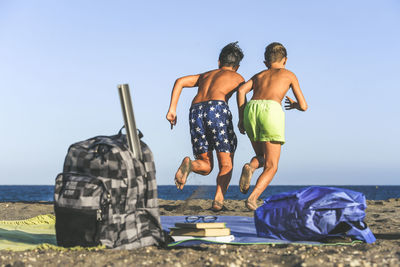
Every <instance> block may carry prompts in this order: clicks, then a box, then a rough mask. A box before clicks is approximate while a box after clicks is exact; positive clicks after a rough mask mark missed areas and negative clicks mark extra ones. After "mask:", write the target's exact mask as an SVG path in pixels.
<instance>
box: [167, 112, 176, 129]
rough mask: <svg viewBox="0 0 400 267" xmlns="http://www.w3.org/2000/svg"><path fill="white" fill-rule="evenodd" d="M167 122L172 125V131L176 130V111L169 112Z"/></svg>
mask: <svg viewBox="0 0 400 267" xmlns="http://www.w3.org/2000/svg"><path fill="white" fill-rule="evenodd" d="M166 117H167V120H168V121H169V123H171V130H172V128H174V125H176V121H177V117H176V112H174V111H168V113H167V116H166Z"/></svg>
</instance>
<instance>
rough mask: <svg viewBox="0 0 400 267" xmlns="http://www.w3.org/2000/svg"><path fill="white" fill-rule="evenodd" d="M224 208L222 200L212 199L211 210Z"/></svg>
mask: <svg viewBox="0 0 400 267" xmlns="http://www.w3.org/2000/svg"><path fill="white" fill-rule="evenodd" d="M223 208H224V202H223V201H217V200H213V202H212V206H211V209H212V210H213V211H221V210H222V209H223Z"/></svg>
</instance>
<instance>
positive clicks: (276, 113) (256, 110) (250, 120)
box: [243, 100, 285, 144]
mask: <svg viewBox="0 0 400 267" xmlns="http://www.w3.org/2000/svg"><path fill="white" fill-rule="evenodd" d="M243 124H244V129H245V130H246V133H247V136H248V137H249V138H250V140H251V141H263V142H271V141H272V142H280V143H281V144H284V143H285V112H284V111H283V109H282V106H281V104H279V103H278V102H276V101H274V100H250V101H249V103H247V105H246V108H245V109H244V118H243Z"/></svg>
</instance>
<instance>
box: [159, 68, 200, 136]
mask: <svg viewBox="0 0 400 267" xmlns="http://www.w3.org/2000/svg"><path fill="white" fill-rule="evenodd" d="M199 78H200V74H198V75H189V76H185V77H181V78H178V79H177V80H176V81H175V84H174V88H173V89H172V93H171V102H170V104H169V110H168V113H167V116H166V117H167V120H168V121H169V122H170V123H171V129H172V128H173V127H174V125H176V121H177V117H176V106H177V105H178V100H179V96H180V95H181V92H182V89H183V88H184V87H195V86H197V85H198V82H199Z"/></svg>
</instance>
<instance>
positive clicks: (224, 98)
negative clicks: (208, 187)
mask: <svg viewBox="0 0 400 267" xmlns="http://www.w3.org/2000/svg"><path fill="white" fill-rule="evenodd" d="M242 58H243V53H242V51H241V49H240V48H239V47H238V46H237V44H236V43H231V44H228V45H227V46H225V47H224V48H223V49H222V51H221V54H220V56H219V61H218V65H219V68H218V69H216V70H211V71H208V72H205V73H203V74H197V75H189V76H185V77H182V78H179V79H177V80H176V82H175V85H174V88H173V89H172V96H171V104H170V108H169V111H168V113H167V120H168V121H169V122H170V123H171V128H172V127H173V126H174V125H175V124H176V122H177V118H176V106H177V104H178V99H179V96H180V94H181V91H182V89H183V88H184V87H198V91H197V94H196V96H195V97H194V99H193V101H192V105H191V107H190V111H189V125H190V135H191V141H192V148H193V154H194V156H195V158H196V160H193V161H192V160H190V158H189V157H185V158H184V159H183V161H182V164H181V166H180V167H179V169H178V171H177V173H176V175H175V184H176V186H177V188H178V189H181V190H182V189H183V187H184V185H185V183H186V180H187V177H188V175H189V173H190V172H191V171H193V172H195V173H198V174H202V175H207V174H209V173H210V172H211V171H212V169H213V150H214V149H215V150H216V152H217V158H218V166H219V173H218V176H217V190H216V193H215V197H214V201H213V204H212V209H213V210H215V211H219V210H222V208H223V200H224V195H225V193H226V191H227V189H228V186H229V182H230V179H231V176H232V165H233V155H234V152H235V150H236V145H237V139H236V135H235V132H234V130H233V125H232V114H231V112H230V110H229V106H228V104H227V103H228V100H229V98H230V97H231V96H232V94H233V93H234V92H235V91H236V90H237V88H238V86H239V85H240V84H241V83H242V82H243V81H244V79H243V77H242V76H240V75H239V74H238V73H236V71H237V69H238V68H239V63H240V61H241V60H242Z"/></svg>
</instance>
